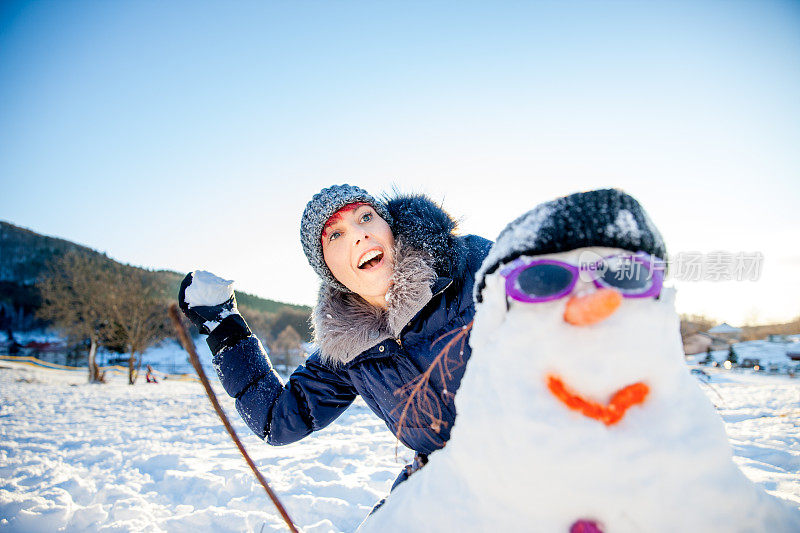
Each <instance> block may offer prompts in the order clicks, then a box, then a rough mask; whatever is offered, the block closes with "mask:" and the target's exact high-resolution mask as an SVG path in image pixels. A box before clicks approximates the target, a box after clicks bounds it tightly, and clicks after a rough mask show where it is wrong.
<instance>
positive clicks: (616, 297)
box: [564, 289, 622, 326]
mask: <svg viewBox="0 0 800 533" xmlns="http://www.w3.org/2000/svg"><path fill="white" fill-rule="evenodd" d="M621 303H622V295H621V294H620V293H619V292H618V291H615V290H614V289H600V290H598V291H595V292H593V293H591V294H585V295H583V296H571V297H570V299H569V300H567V308H566V309H565V310H564V320H565V321H567V322H568V323H569V324H572V325H573V326H588V325H590V324H597V323H598V322H602V321H603V320H605V319H606V318H608V317H610V316H611V315H613V314H614V311H616V310H617V307H619V304H621Z"/></svg>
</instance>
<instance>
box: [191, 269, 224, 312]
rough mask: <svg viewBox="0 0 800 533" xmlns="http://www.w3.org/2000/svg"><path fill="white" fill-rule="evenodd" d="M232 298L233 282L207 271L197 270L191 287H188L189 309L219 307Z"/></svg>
mask: <svg viewBox="0 0 800 533" xmlns="http://www.w3.org/2000/svg"><path fill="white" fill-rule="evenodd" d="M231 296H233V280H230V279H222V278H221V277H219V276H216V275H214V274H212V273H211V272H206V271H205V270H195V271H194V272H193V273H192V283H191V285H189V286H188V287H186V303H188V304H189V307H197V306H198V305H206V306H208V305H218V304H221V303H224V302H225V301H227V300H228V299H229V298H230V297H231Z"/></svg>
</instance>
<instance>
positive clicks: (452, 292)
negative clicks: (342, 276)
mask: <svg viewBox="0 0 800 533" xmlns="http://www.w3.org/2000/svg"><path fill="white" fill-rule="evenodd" d="M388 207H389V209H390V212H391V214H392V217H393V218H394V224H393V225H392V230H393V233H394V235H395V240H396V242H397V249H396V252H395V278H394V280H393V281H394V283H393V286H392V289H391V291H390V295H389V298H388V307H389V308H388V310H386V311H385V312H380V311H379V310H377V309H376V308H374V307H372V306H369V304H366V302H364V301H363V300H362V299H361V298H360V297H358V296H356V295H354V294H352V293H343V292H340V291H338V290H336V289H334V288H332V287H330V286H326V285H324V286H323V287H322V288H321V290H320V298H319V303H318V304H317V306H316V308H315V310H314V315H313V317H312V318H313V323H314V329H315V337H316V339H315V340H316V342H317V344H318V345H319V346H320V349H319V350H318V351H317V352H315V353H314V354H313V355H311V356H310V357H309V358H308V359H307V360H306V362H305V364H304V365H302V366H300V367H298V368H297V369H296V370H295V371H294V372H293V373H292V375H291V376H290V378H289V380H288V382H287V383H286V384H283V383H282V382H281V379H280V378H279V377H278V376H277V374H276V373H275V372H274V371H273V369H272V366H271V364H270V362H269V358H268V357H267V354H266V352H265V350H264V349H263V347H262V345H261V343H260V342H259V341H258V339H256V337H255V336H253V335H249V336H247V337H246V338H244V339H242V340H241V341H239V342H238V343H237V344H235V345H234V346H232V347H229V348H226V349H223V350H222V351H221V352H220V353H218V354H217V355H215V356H214V365H215V367H216V368H217V372H218V375H219V378H220V380H221V382H222V385H223V387H224V388H225V390H226V391H227V392H228V394H230V395H231V396H233V397H234V398H236V407H237V409H238V411H239V413H240V414H241V416H242V418H243V419H244V420H245V421H246V422H247V425H248V426H249V427H250V428H251V429H252V430H253V432H255V434H256V435H258V436H259V437H261V438H264V439H266V441H267V442H268V443H269V444H275V445H280V444H288V443H291V442H294V441H297V440H299V439H302V438H303V437H305V436H306V435H308V434H309V433H311V432H312V431H315V430H318V429H322V428H324V427H325V426H327V425H328V424H330V423H331V422H333V421H334V420H335V419H336V418H337V417H338V416H339V415H340V414H342V413H343V412H344V411H345V410H346V409H347V407H348V406H349V405H350V404H351V403H352V402H353V400H354V399H355V398H356V396H357V395H361V397H362V398H363V399H364V401H365V402H366V403H367V405H368V406H369V407H370V409H372V411H374V412H375V414H376V415H378V416H379V417H380V418H381V419H383V420H384V422H386V425H387V426H388V428H389V430H390V431H392V432H393V433H395V434H397V435H398V437H399V439H400V441H401V442H402V443H403V444H404V445H406V446H407V447H409V448H411V449H412V450H415V451H417V452H419V453H423V454H429V453H431V452H433V451H434V450H437V449H439V448H441V447H442V446H444V443H445V442H446V441H447V440H448V439H449V438H450V431H451V428H452V426H453V422H454V421H455V417H456V411H455V405H454V403H453V398H454V395H455V392H456V391H457V390H458V387H459V385H460V383H461V378H462V377H463V374H464V368H465V365H466V362H467V360H468V359H469V356H470V348H469V344H468V342H466V338H464V339H463V341H464V342H461V340H459V341H458V342H456V343H454V345H453V346H452V347H451V349H450V350H449V351H448V352H447V354H446V356H443V359H442V358H440V359H442V360H441V361H440V364H439V367H440V368H441V369H442V370H444V371H443V372H440V371H439V368H437V370H436V371H434V372H431V373H430V374H429V380H428V382H427V383H426V384H425V386H423V387H421V392H420V394H418V395H416V396H415V397H414V398H413V399H412V400H411V401H410V402H408V403H407V401H408V400H409V394H408V391H409V389H410V388H411V387H413V384H414V383H417V382H418V381H415V380H419V379H421V376H422V375H423V373H424V372H425V371H426V370H427V369H428V368H429V367H430V366H431V364H432V363H433V361H434V358H435V357H436V356H437V354H439V353H440V351H441V350H442V349H443V348H444V347H445V345H446V344H447V342H448V340H450V339H452V338H453V336H454V335H455V334H457V333H458V332H459V331H462V328H464V326H466V325H467V324H469V322H470V321H471V320H472V317H473V315H474V313H475V308H474V303H473V300H472V287H473V280H474V276H475V272H476V271H477V270H478V268H479V266H480V264H481V262H482V261H483V259H484V258H485V257H486V254H487V253H488V251H489V247H490V246H491V242H490V241H488V240H486V239H483V238H481V237H477V236H473V235H468V236H456V235H454V234H453V231H454V229H455V222H454V221H453V220H452V219H451V218H450V217H449V216H448V215H447V213H445V212H444V211H443V210H442V209H441V208H440V207H439V206H437V205H436V204H434V203H433V202H432V201H430V200H429V199H427V198H426V197H424V196H410V197H399V198H395V199H394V200H390V201H389V202H388ZM213 336H214V332H212V334H211V336H210V338H209V344H210V345H211V344H213V343H214V339H213ZM462 352H463V353H462ZM409 384H411V385H409ZM404 387H405V388H404ZM406 405H408V408H407V410H406V411H407V412H406V416H405V419H404V421H403V424H402V427H401V428H400V431H399V434H398V427H399V425H400V419H401V416H402V413H403V410H404V407H405V406H406Z"/></svg>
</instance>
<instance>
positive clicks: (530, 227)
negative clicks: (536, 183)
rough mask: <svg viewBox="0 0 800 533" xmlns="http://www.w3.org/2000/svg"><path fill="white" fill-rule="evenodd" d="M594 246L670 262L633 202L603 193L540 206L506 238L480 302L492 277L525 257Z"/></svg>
mask: <svg viewBox="0 0 800 533" xmlns="http://www.w3.org/2000/svg"><path fill="white" fill-rule="evenodd" d="M589 246H607V247H609V248H622V249H623V250H630V251H632V252H640V251H641V252H646V253H648V254H650V255H652V256H655V257H658V258H660V259H664V260H666V255H667V249H666V246H665V245H664V239H663V238H662V237H661V233H659V231H658V229H657V228H656V227H655V225H654V224H653V222H652V221H651V220H650V217H648V216H647V213H646V212H645V210H644V209H643V208H642V206H641V205H639V202H637V201H636V199H635V198H633V197H632V196H630V195H628V194H626V193H624V192H622V191H621V190H619V189H600V190H596V191H588V192H579V193H575V194H570V195H569V196H563V197H561V198H557V199H555V200H553V201H550V202H546V203H543V204H539V205H538V206H536V207H535V208H533V209H531V210H530V211H528V212H527V213H525V214H524V215H522V216H521V217H519V218H517V219H516V220H514V221H513V222H511V223H510V224H509V225H508V226H506V227H505V229H503V231H501V232H500V235H498V237H497V241H496V242H495V244H494V246H492V249H491V250H489V255H488V256H486V259H485V260H484V261H483V264H482V265H481V268H480V269H479V270H478V273H477V274H476V275H475V289H474V294H473V295H474V297H475V300H476V301H477V302H480V301H482V296H481V291H483V288H484V286H485V285H486V276H488V275H489V274H491V273H492V272H494V271H495V270H497V268H498V267H499V266H500V265H501V264H505V263H508V262H510V261H513V260H514V259H516V258H518V257H520V256H523V255H542V254H551V253H557V252H567V251H569V250H575V249H576V248H584V247H589Z"/></svg>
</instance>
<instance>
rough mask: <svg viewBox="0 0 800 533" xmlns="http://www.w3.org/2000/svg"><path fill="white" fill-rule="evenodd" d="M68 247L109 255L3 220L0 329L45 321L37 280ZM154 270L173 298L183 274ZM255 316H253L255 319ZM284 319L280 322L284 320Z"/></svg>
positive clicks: (298, 312) (298, 324) (253, 305)
mask: <svg viewBox="0 0 800 533" xmlns="http://www.w3.org/2000/svg"><path fill="white" fill-rule="evenodd" d="M69 250H75V251H77V252H78V253H81V254H87V255H98V256H104V257H107V256H105V254H101V253H100V252H98V251H96V250H93V249H91V248H88V247H86V246H81V245H80V244H76V243H74V242H70V241H68V240H66V239H59V238H57V237H49V236H47V235H41V234H39V233H36V232H35V231H31V230H29V229H26V228H21V227H19V226H15V225H14V224H10V223H8V222H3V221H0V329H8V328H11V329H15V330H27V329H31V328H34V327H40V326H42V325H44V324H42V323H41V322H39V321H38V319H37V318H36V316H35V313H36V310H37V309H38V308H39V306H40V305H41V302H40V297H39V293H38V291H37V289H36V287H35V283H36V281H37V280H38V279H39V278H40V276H41V275H42V274H43V272H44V271H45V268H46V265H47V263H48V262H49V261H50V260H52V259H53V258H55V257H59V256H61V255H63V254H64V253H66V252H67V251H69ZM123 268H130V269H134V270H142V269H140V268H139V267H134V266H130V265H123ZM155 273H156V275H158V276H159V277H162V278H163V280H164V284H165V287H167V289H166V291H167V294H165V295H164V297H165V298H166V299H168V300H174V299H175V297H176V295H177V294H178V287H179V286H180V282H181V280H182V279H183V276H184V274H181V273H178V272H174V271H171V270H159V271H155ZM236 299H237V302H238V303H239V307H241V308H242V310H243V311H244V310H245V309H247V310H250V311H253V312H255V314H259V315H265V316H267V315H291V316H292V317H303V316H308V315H310V313H311V308H310V307H308V306H302V305H294V304H287V303H282V302H277V301H275V300H269V299H266V298H260V297H258V296H254V295H252V294H247V293H244V292H239V291H237V292H236ZM256 318H257V317H255V316H254V317H253V319H254V321H255V322H257V320H256ZM285 320H286V319H284V320H282V321H279V322H280V323H281V324H283V322H285ZM289 322H290V323H292V325H293V327H295V329H297V330H298V333H300V335H301V336H302V337H303V338H309V337H310V331H309V328H308V325H307V324H305V325H304V324H303V320H302V319H297V318H295V319H294V320H289ZM276 334H277V333H276Z"/></svg>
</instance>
